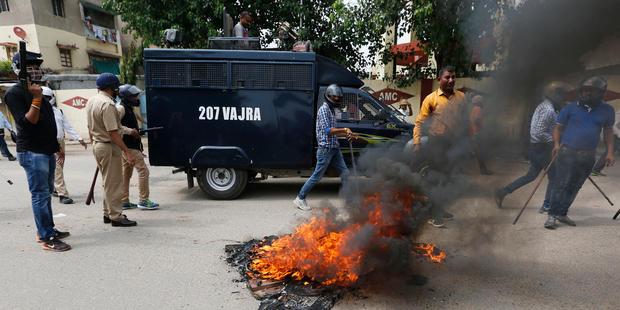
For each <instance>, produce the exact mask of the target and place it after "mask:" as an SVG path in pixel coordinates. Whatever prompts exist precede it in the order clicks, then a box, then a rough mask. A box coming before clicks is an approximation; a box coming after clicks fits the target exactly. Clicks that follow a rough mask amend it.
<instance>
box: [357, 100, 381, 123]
mask: <svg viewBox="0 0 620 310" xmlns="http://www.w3.org/2000/svg"><path fill="white" fill-rule="evenodd" d="M358 98H359V99H358V101H357V107H358V108H359V117H360V118H359V120H360V121H361V122H376V121H378V120H379V109H377V107H375V105H373V104H372V103H371V102H370V101H368V100H367V99H366V98H364V97H361V96H360V97H358Z"/></svg>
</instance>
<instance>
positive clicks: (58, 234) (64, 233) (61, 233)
mask: <svg viewBox="0 0 620 310" xmlns="http://www.w3.org/2000/svg"><path fill="white" fill-rule="evenodd" d="M54 231H55V232H56V235H55V236H54V238H56V239H62V238H67V237H69V236H71V233H70V232H68V231H59V230H58V229H56V228H54ZM37 242H39V243H41V236H39V235H37Z"/></svg>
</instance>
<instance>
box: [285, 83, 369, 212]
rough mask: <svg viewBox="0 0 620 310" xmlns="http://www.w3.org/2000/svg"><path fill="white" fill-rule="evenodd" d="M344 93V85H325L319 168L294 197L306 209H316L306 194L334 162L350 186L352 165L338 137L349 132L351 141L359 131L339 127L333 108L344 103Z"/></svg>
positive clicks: (344, 183)
mask: <svg viewBox="0 0 620 310" xmlns="http://www.w3.org/2000/svg"><path fill="white" fill-rule="evenodd" d="M343 95H344V93H343V91H342V88H340V86H338V85H336V84H331V85H329V86H328V87H327V89H325V95H324V97H325V102H324V103H323V105H322V106H321V107H320V108H319V111H318V114H317V117H316V140H317V142H318V144H319V148H318V149H317V151H316V159H317V163H316V168H315V170H314V173H313V174H312V176H310V178H309V179H308V181H306V183H305V184H304V186H303V187H302V188H301V191H300V192H299V195H297V198H295V200H294V201H293V202H294V203H295V205H297V207H298V208H300V209H302V210H304V211H310V210H311V209H312V208H310V207H309V206H308V204H307V203H306V196H307V195H308V193H309V192H310V190H311V189H312V188H313V187H314V185H316V183H319V181H320V180H321V179H322V178H323V174H325V171H326V170H327V167H328V166H329V165H330V164H331V165H332V166H334V167H335V168H336V170H337V171H338V174H339V175H340V179H341V180H342V187H343V188H345V189H346V188H347V183H348V182H349V169H348V168H347V165H346V164H345V163H344V158H343V157H342V153H341V152H340V146H339V144H338V138H337V137H345V136H346V137H347V138H348V139H349V141H350V140H351V139H353V137H356V136H357V135H358V134H356V133H354V132H352V131H351V129H349V128H336V117H335V116H334V111H333V110H334V108H339V107H340V104H341V103H340V99H342V97H343ZM350 202H351V197H350V195H347V203H350Z"/></svg>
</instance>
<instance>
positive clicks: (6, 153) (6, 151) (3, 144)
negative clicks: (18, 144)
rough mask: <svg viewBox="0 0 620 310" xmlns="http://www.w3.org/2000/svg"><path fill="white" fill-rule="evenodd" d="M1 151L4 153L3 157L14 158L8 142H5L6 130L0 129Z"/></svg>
mask: <svg viewBox="0 0 620 310" xmlns="http://www.w3.org/2000/svg"><path fill="white" fill-rule="evenodd" d="M0 150H1V151H2V156H4V157H13V154H11V152H9V147H8V146H7V145H6V141H5V140H4V128H3V129H0Z"/></svg>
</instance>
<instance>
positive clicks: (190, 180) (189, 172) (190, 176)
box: [185, 168, 195, 189]
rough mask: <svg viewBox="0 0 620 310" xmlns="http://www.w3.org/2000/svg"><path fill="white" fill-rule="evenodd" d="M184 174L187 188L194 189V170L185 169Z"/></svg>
mask: <svg viewBox="0 0 620 310" xmlns="http://www.w3.org/2000/svg"><path fill="white" fill-rule="evenodd" d="M185 173H186V174H187V188H188V189H189V188H194V186H195V185H194V177H195V174H194V169H191V168H190V169H187V171H185Z"/></svg>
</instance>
